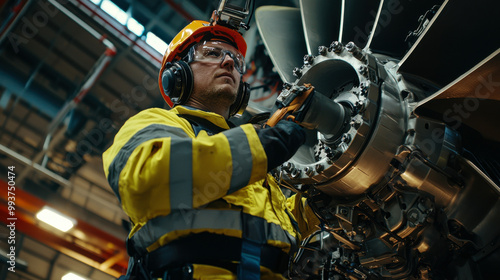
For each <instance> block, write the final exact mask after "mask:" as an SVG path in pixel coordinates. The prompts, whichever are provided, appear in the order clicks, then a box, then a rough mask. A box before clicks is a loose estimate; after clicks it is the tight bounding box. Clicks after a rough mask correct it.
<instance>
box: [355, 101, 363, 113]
mask: <svg viewBox="0 0 500 280" xmlns="http://www.w3.org/2000/svg"><path fill="white" fill-rule="evenodd" d="M354 106H355V107H356V109H358V111H361V110H363V106H364V103H363V102H362V101H361V100H357V101H356V102H355V103H354Z"/></svg>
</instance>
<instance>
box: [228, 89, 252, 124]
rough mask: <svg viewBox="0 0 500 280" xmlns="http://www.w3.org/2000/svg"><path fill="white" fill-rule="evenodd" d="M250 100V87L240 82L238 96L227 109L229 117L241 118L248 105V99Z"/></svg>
mask: <svg viewBox="0 0 500 280" xmlns="http://www.w3.org/2000/svg"><path fill="white" fill-rule="evenodd" d="M249 98H250V85H249V84H248V83H245V82H240V86H239V87H238V95H237V96H236V101H235V102H234V103H233V105H231V107H230V108H229V116H230V117H232V116H234V115H239V116H241V115H242V114H243V112H244V111H245V109H246V108H247V105H248V99H249Z"/></svg>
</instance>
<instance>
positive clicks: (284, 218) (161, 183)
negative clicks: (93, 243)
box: [103, 106, 318, 254]
mask: <svg viewBox="0 0 500 280" xmlns="http://www.w3.org/2000/svg"><path fill="white" fill-rule="evenodd" d="M183 115H190V116H195V117H199V118H203V119H205V120H208V121H209V122H211V123H212V124H214V125H216V126H217V127H220V128H221V129H222V130H223V131H222V132H220V133H216V134H213V135H209V134H210V133H207V131H205V130H201V131H197V132H195V130H194V129H193V124H192V123H190V122H189V121H188V120H187V119H186V118H184V117H182V116H183ZM103 165H104V171H105V175H106V177H107V179H108V182H109V184H110V186H111V188H112V189H113V191H114V192H115V194H116V195H117V196H118V199H119V201H120V202H121V205H122V208H123V210H124V211H125V213H126V214H127V215H128V216H129V217H130V220H131V222H132V224H133V227H132V230H131V232H130V234H129V238H130V239H132V240H133V241H134V242H133V244H134V247H135V249H136V250H137V251H138V253H141V254H144V253H147V252H151V251H154V250H155V249H157V248H159V247H161V246H164V245H166V244H168V243H170V242H172V241H174V240H178V239H179V238H181V237H185V236H188V235H191V234H196V233H202V232H209V233H214V234H221V235H225V236H231V237H237V238H242V237H245V235H247V233H246V232H245V231H248V230H250V231H261V232H260V233H259V234H262V236H263V238H264V239H265V240H264V243H265V244H267V245H270V246H273V247H276V248H280V249H281V250H282V251H283V252H285V253H287V254H288V253H291V249H292V247H294V246H295V245H296V244H297V242H298V241H299V239H300V233H299V232H302V234H305V235H307V234H309V233H311V232H312V231H314V230H315V225H316V224H318V220H317V218H316V217H315V216H314V215H313V214H312V212H311V211H310V209H308V208H307V205H306V204H305V202H304V200H303V199H299V198H297V197H296V196H292V197H291V198H289V199H288V201H287V200H286V198H285V196H284V195H283V193H282V192H281V190H280V188H279V186H278V184H277V183H276V182H275V180H274V179H273V177H272V176H270V175H268V174H267V156H266V153H265V151H264V148H263V145H262V144H261V142H260V140H259V137H258V134H257V132H256V130H255V128H254V127H253V126H252V125H251V124H244V125H241V126H239V127H235V128H232V129H230V128H229V126H228V124H227V122H226V120H225V119H224V118H223V117H222V116H220V115H218V114H215V113H212V112H206V111H202V110H195V109H190V108H186V107H183V106H176V107H175V108H173V109H171V110H164V109H159V108H153V109H147V110H145V111H142V112H140V113H138V114H137V115H135V116H133V117H132V118H130V119H129V120H127V121H126V122H125V124H124V125H123V127H122V128H121V129H120V131H119V132H118V133H117V135H116V136H115V139H114V143H113V144H112V146H111V147H110V148H109V149H108V150H107V151H106V152H104V154H103ZM245 223H250V224H251V225H252V228H250V229H249V228H248V226H247V225H245ZM297 225H298V226H297ZM250 234H252V233H250Z"/></svg>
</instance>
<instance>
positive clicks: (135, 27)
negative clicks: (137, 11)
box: [127, 18, 144, 36]
mask: <svg viewBox="0 0 500 280" xmlns="http://www.w3.org/2000/svg"><path fill="white" fill-rule="evenodd" d="M127 28H128V30H130V31H132V32H134V34H135V35H137V36H141V35H142V32H144V26H143V25H142V24H140V23H139V22H137V20H135V19H134V18H129V19H128V21H127Z"/></svg>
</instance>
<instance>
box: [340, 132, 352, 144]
mask: <svg viewBox="0 0 500 280" xmlns="http://www.w3.org/2000/svg"><path fill="white" fill-rule="evenodd" d="M342 142H344V143H346V144H347V143H349V142H351V135H349V134H347V133H344V135H342Z"/></svg>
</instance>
